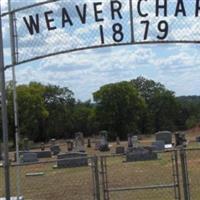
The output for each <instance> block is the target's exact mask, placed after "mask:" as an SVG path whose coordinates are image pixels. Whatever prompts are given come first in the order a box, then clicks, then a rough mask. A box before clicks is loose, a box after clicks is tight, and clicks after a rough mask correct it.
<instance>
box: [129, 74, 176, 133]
mask: <svg viewBox="0 0 200 200" xmlns="http://www.w3.org/2000/svg"><path fill="white" fill-rule="evenodd" d="M131 83H132V84H133V85H134V86H135V87H136V88H137V89H138V90H139V93H140V94H141V96H142V97H143V98H144V99H145V102H146V104H147V107H146V110H145V111H144V113H143V118H142V119H141V126H140V128H141V130H142V132H143V133H147V134H150V133H154V132H156V131H159V130H175V129H176V128H177V127H176V121H177V119H178V113H179V105H178V102H177V101H176V98H175V95H174V92H172V91H170V90H167V89H166V88H165V86H164V85H162V84H161V83H157V82H155V81H153V80H148V79H145V78H144V77H138V78H137V79H133V80H131Z"/></svg>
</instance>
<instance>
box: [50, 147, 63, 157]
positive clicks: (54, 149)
mask: <svg viewBox="0 0 200 200" xmlns="http://www.w3.org/2000/svg"><path fill="white" fill-rule="evenodd" d="M50 150H51V152H52V154H53V155H54V156H55V155H58V154H59V153H60V151H61V150H60V147H59V145H57V144H55V145H54V146H51V147H50Z"/></svg>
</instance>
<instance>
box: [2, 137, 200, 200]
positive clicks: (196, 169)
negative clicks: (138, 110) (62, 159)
mask: <svg viewBox="0 0 200 200" xmlns="http://www.w3.org/2000/svg"><path fill="white" fill-rule="evenodd" d="M151 140H152V138H149V139H145V140H144V141H142V143H143V144H144V145H146V144H148V143H151ZM124 145H125V146H126V142H125V143H124ZM61 146H62V147H63V149H64V148H65V145H64V144H63V145H61ZM115 147H116V144H114V143H113V146H112V148H111V152H109V153H106V154H107V155H106V154H105V153H100V152H97V151H95V150H94V148H91V149H87V152H88V154H89V155H90V156H91V158H89V166H88V167H77V168H63V169H54V165H55V164H56V159H55V158H53V159H48V160H47V159H45V160H44V159H42V160H40V162H39V163H37V164H30V165H28V164H27V165H21V166H12V167H11V171H10V172H11V183H12V187H11V191H12V196H16V194H17V187H16V185H17V180H16V178H17V175H16V174H17V170H18V172H19V174H20V182H18V185H20V194H21V195H23V196H24V198H25V200H27V199H28V200H55V199H59V200H64V199H70V200H93V199H95V195H96V194H95V192H96V191H95V183H94V173H93V170H94V166H93V164H92V159H93V156H94V155H97V156H98V157H100V156H103V155H106V156H107V157H106V161H107V162H106V167H107V186H108V187H109V188H111V189H112V188H115V189H117V188H126V189H127V190H126V191H123V192H120V191H117V192H116V191H115V192H110V193H109V197H110V198H109V199H110V200H122V199H123V200H132V199H135V200H140V199H141V200H170V199H175V197H174V193H175V192H174V188H159V189H158V188H157V189H147V190H143V189H140V190H134V191H131V190H129V188H130V187H143V186H151V185H170V184H171V183H173V179H174V176H173V169H172V167H173V166H172V152H165V153H159V159H158V160H155V161H143V162H124V161H125V157H124V156H110V154H111V153H113V152H114V149H115ZM198 147H199V148H198ZM189 148H191V149H193V150H188V151H187V160H188V175H189V181H190V194H191V199H192V200H200V179H199V175H200V145H199V144H197V143H194V142H191V143H190V145H189ZM99 161H100V158H99ZM179 164H180V163H179ZM98 165H99V172H100V173H99V177H100V178H99V179H100V183H99V185H100V194H101V199H103V192H102V188H103V184H102V176H101V162H99V164H98ZM34 173H35V174H34ZM0 181H1V182H0V197H2V196H4V177H3V168H2V167H1V168H0ZM180 185H182V180H180ZM181 188H182V187H181ZM180 190H181V191H180V192H181V195H183V191H182V189H180ZM182 198H183V197H182ZM182 198H181V199H182Z"/></svg>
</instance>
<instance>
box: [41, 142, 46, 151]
mask: <svg viewBox="0 0 200 200" xmlns="http://www.w3.org/2000/svg"><path fill="white" fill-rule="evenodd" d="M40 149H41V151H44V150H45V144H44V142H42V143H41V145H40Z"/></svg>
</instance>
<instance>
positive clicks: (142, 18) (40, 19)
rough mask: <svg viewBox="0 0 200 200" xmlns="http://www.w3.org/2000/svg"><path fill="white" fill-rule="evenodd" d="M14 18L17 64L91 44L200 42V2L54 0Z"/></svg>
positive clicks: (17, 12)
mask: <svg viewBox="0 0 200 200" xmlns="http://www.w3.org/2000/svg"><path fill="white" fill-rule="evenodd" d="M12 16H13V19H14V22H15V24H14V27H13V28H14V32H15V33H14V34H13V35H14V36H16V37H14V40H13V41H15V46H16V47H17V48H16V50H15V51H16V52H15V55H16V57H17V58H16V60H17V63H16V64H21V63H24V62H28V61H32V60H36V59H39V58H43V57H48V56H52V55H56V54H61V53H66V52H72V51H77V50H84V49H90V48H99V47H107V46H117V45H133V44H149V43H199V42H200V0H76V1H72V0H50V1H46V2H40V3H36V4H34V5H28V6H24V7H21V8H15V9H13V11H12Z"/></svg>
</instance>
